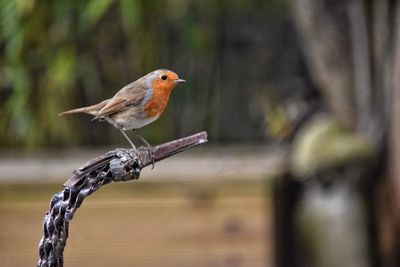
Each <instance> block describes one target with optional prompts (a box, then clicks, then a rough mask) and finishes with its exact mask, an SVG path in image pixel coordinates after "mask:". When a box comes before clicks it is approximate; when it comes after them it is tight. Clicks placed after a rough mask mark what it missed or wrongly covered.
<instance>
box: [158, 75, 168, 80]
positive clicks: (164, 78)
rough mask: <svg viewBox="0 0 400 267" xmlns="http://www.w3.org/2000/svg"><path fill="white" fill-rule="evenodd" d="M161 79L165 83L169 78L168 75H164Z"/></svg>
mask: <svg viewBox="0 0 400 267" xmlns="http://www.w3.org/2000/svg"><path fill="white" fill-rule="evenodd" d="M160 78H161V80H164V81H165V80H166V79H167V78H168V77H167V75H164V74H163V75H161V76H160Z"/></svg>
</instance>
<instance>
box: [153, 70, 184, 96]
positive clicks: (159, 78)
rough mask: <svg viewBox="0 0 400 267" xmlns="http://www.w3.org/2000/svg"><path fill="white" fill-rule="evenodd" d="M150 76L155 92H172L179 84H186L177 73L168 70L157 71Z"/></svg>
mask: <svg viewBox="0 0 400 267" xmlns="http://www.w3.org/2000/svg"><path fill="white" fill-rule="evenodd" d="M148 75H149V76H150V81H151V86H152V88H153V89H154V90H161V91H166V92H170V91H172V89H174V88H175V86H176V85H177V84H178V83H185V82H186V81H185V80H183V79H180V78H179V76H178V74H176V73H175V72H173V71H171V70H166V69H160V70H156V71H153V72H151V73H149V74H148Z"/></svg>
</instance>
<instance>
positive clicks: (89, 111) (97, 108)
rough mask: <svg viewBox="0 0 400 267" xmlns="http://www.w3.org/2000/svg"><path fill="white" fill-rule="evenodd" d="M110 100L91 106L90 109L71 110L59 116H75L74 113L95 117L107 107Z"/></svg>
mask: <svg viewBox="0 0 400 267" xmlns="http://www.w3.org/2000/svg"><path fill="white" fill-rule="evenodd" d="M108 100H109V99H106V100H104V101H103V102H100V103H98V104H95V105H92V106H89V107H83V108H76V109H71V110H67V111H64V112H61V113H60V114H58V116H63V115H67V114H73V113H87V114H90V115H93V116H96V115H97V113H99V111H100V110H101V109H102V108H103V107H104V106H105V105H107V102H108Z"/></svg>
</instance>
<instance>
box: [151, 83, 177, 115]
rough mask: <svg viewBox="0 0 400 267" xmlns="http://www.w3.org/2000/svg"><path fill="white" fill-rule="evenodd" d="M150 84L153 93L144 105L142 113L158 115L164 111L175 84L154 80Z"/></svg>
mask: <svg viewBox="0 0 400 267" xmlns="http://www.w3.org/2000/svg"><path fill="white" fill-rule="evenodd" d="M152 85H153V95H152V97H151V99H150V100H149V101H148V102H147V103H146V104H145V106H144V113H145V114H146V115H147V116H148V117H154V116H159V115H160V114H161V113H162V112H164V109H165V107H166V106H167V104H168V100H169V96H170V94H171V91H172V89H173V88H174V87H175V84H173V83H166V82H165V81H154V82H153V84H152Z"/></svg>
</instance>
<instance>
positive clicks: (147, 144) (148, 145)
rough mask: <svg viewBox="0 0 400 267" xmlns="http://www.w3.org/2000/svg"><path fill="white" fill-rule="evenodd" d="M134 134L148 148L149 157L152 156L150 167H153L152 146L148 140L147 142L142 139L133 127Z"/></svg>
mask: <svg viewBox="0 0 400 267" xmlns="http://www.w3.org/2000/svg"><path fill="white" fill-rule="evenodd" d="M132 131H133V132H134V133H135V134H136V135H137V137H139V139H140V140H141V141H142V142H143V143H144V144H145V145H146V146H147V147H148V148H149V149H150V150H149V151H150V156H151V158H152V164H151V169H154V163H155V162H154V157H153V146H152V145H150V143H149V142H147V141H146V139H144V138H143V136H141V135H140V134H138V133H137V132H136V131H135V129H133V130H132Z"/></svg>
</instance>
